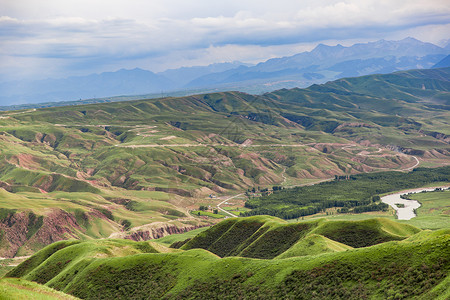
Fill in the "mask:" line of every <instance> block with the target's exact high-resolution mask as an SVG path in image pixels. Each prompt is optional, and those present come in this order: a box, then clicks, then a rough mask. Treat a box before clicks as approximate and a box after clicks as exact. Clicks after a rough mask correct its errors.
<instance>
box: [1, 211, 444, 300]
mask: <svg viewBox="0 0 450 300" xmlns="http://www.w3.org/2000/svg"><path fill="white" fill-rule="evenodd" d="M255 224H257V225H255ZM312 224H314V225H315V228H314V229H312V230H310V233H309V234H308V235H306V236H304V237H303V238H300V240H299V242H297V243H295V244H293V245H292V246H291V247H290V249H287V251H285V252H284V254H285V257H282V256H277V257H276V259H267V258H266V259H254V258H245V257H242V256H230V257H225V258H220V257H219V256H217V255H214V254H213V253H211V252H209V251H207V250H203V249H190V250H184V251H183V250H177V249H170V248H166V247H164V246H157V245H156V244H155V243H151V242H139V243H138V242H133V241H119V240H103V241H84V242H80V241H64V242H58V243H55V244H52V245H50V246H47V247H46V248H44V249H43V250H41V251H39V252H38V253H36V254H35V255H33V256H32V257H30V258H29V259H28V260H26V261H25V262H23V263H22V264H20V265H19V266H17V267H16V268H15V269H13V270H12V271H10V272H9V273H8V274H7V275H6V277H16V278H21V280H31V281H35V282H37V283H40V284H43V285H45V286H47V287H51V288H54V289H57V290H60V291H62V292H65V293H68V294H71V295H74V296H77V297H80V298H82V299H94V298H95V299H97V298H99V297H102V298H105V299H106V298H110V297H114V298H117V299H130V298H150V299H179V298H192V299H205V298H211V299H212V298H226V299H228V298H229V299H234V298H239V297H244V298H247V299H250V298H260V299H273V298H285V299H290V298H292V299H343V298H348V299H361V298H386V299H399V298H411V297H416V298H418V299H430V298H433V299H445V298H446V297H448V296H449V295H450V294H449V292H450V290H449V286H448V283H449V275H448V274H449V271H450V261H449V258H450V252H449V251H450V232H448V230H438V231H420V230H419V229H417V228H415V227H412V226H408V225H402V224H400V223H397V222H393V221H387V220H382V219H373V220H368V221H364V222H329V221H325V220H322V221H317V222H300V223H296V224H286V222H284V221H282V220H279V219H276V218H273V217H253V218H243V219H231V220H226V221H223V222H221V223H219V224H217V225H216V226H214V227H212V228H211V229H209V230H207V231H204V232H202V233H200V234H199V235H198V236H197V237H195V238H194V239H192V240H191V241H190V242H188V244H189V243H191V242H194V241H196V240H197V242H198V243H203V244H207V243H205V241H206V240H210V241H214V240H216V241H219V240H220V239H225V238H231V236H232V235H235V238H239V236H240V235H242V234H243V232H245V230H244V229H245V228H248V230H249V231H253V232H254V231H255V230H256V232H257V231H258V229H256V227H258V226H259V227H260V228H264V227H268V229H267V231H266V234H267V233H270V232H272V237H273V236H278V237H279V242H281V240H283V239H285V236H284V235H285V233H286V230H287V231H289V228H293V227H292V226H297V227H298V226H302V228H311V227H313V226H312ZM351 224H353V225H357V226H362V227H365V229H368V228H369V229H372V230H373V231H374V232H377V234H378V235H382V236H389V237H390V238H389V239H388V240H391V241H388V240H384V242H383V243H380V244H376V245H373V246H367V247H362V248H352V247H349V246H347V245H345V244H342V243H338V242H336V241H334V240H333V238H336V237H337V236H336V235H329V236H331V238H325V237H324V236H323V235H321V234H329V233H330V232H333V230H337V231H338V232H340V231H341V229H342V228H352V226H351ZM216 227H217V228H216ZM298 229H299V228H296V229H295V230H294V231H296V232H298V233H302V230H298ZM354 229H355V228H353V229H352V230H354ZM259 230H261V229H259ZM208 231H209V233H208ZM219 233H220V234H219ZM208 235H209V236H211V237H213V238H207V236H208ZM246 236H249V234H247V235H246ZM392 237H395V238H392ZM261 238H264V234H263V235H261V236H260V238H259V239H261ZM361 238H362V239H367V241H368V242H369V243H366V244H372V239H371V236H370V235H369V236H361ZM399 239H401V240H399ZM199 240H201V241H200V242H199ZM241 242H242V239H241ZM266 243H270V240H266ZM188 244H186V245H188ZM243 244H245V242H243ZM222 245H223V243H222ZM280 245H283V243H272V244H270V245H267V247H266V248H267V249H268V251H270V249H271V248H272V250H273V253H277V252H278V249H277V248H276V246H280ZM236 246H237V245H234V246H230V247H229V248H230V249H231V248H233V247H235V249H237V248H236ZM324 247H325V248H326V249H325V251H324ZM218 249H224V248H223V247H219V248H218ZM260 249H261V248H260ZM272 257H273V256H272ZM6 280H12V279H6Z"/></svg>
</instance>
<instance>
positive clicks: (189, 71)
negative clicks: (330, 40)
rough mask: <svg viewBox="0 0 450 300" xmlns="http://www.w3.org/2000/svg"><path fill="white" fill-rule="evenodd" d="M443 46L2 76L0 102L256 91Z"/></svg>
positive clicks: (367, 68)
mask: <svg viewBox="0 0 450 300" xmlns="http://www.w3.org/2000/svg"><path fill="white" fill-rule="evenodd" d="M449 52H450V50H449V49H447V48H441V47H438V46H436V45H433V44H431V43H423V42H421V41H418V40H416V39H413V38H406V39H403V40H401V41H385V40H380V41H377V42H370V43H360V44H355V45H353V46H350V47H344V46H342V45H336V46H327V45H323V44H320V45H318V46H317V47H316V48H315V49H313V50H312V51H310V52H302V53H299V54H296V55H293V56H288V57H282V58H273V59H269V60H267V61H265V62H261V63H258V64H257V65H255V66H252V65H248V64H244V63H241V62H232V63H219V64H211V65H209V66H195V67H183V68H178V69H171V70H166V71H164V72H159V73H153V72H151V71H146V70H142V69H139V68H136V69H133V70H125V69H121V70H119V71H116V72H105V73H101V74H91V75H88V76H78V77H69V78H65V79H45V80H39V81H28V82H27V81H15V82H7V83H6V82H4V83H0V90H1V91H2V93H1V95H0V102H3V104H4V105H17V104H25V103H42V102H53V101H69V100H70V101H74V100H77V99H90V98H98V97H111V96H119V95H137V94H150V93H167V92H170V91H177V90H186V89H219V90H239V91H242V92H249V93H262V92H268V91H272V90H275V89H280V88H293V87H306V86H309V85H312V84H314V83H323V82H326V81H330V80H335V79H338V78H342V77H348V76H362V75H368V74H375V73H390V72H394V71H399V70H407V69H417V68H431V67H433V66H434V65H435V64H436V63H438V62H439V61H441V60H442V59H443V58H444V57H445V55H447V54H449Z"/></svg>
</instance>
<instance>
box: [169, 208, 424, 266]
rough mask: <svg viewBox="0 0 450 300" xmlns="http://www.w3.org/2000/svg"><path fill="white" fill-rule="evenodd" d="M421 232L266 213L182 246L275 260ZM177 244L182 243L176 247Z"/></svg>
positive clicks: (388, 224)
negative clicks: (283, 217)
mask: <svg viewBox="0 0 450 300" xmlns="http://www.w3.org/2000/svg"><path fill="white" fill-rule="evenodd" d="M394 228H395V229H394ZM418 231H419V230H418V229H417V228H415V227H412V226H410V225H406V224H404V225H400V224H397V223H395V222H393V221H390V220H387V219H372V220H366V221H347V222H345V221H325V220H323V219H322V220H319V221H311V222H301V223H290V224H288V223H286V222H283V221H282V220H280V219H277V218H270V217H264V216H262V217H249V218H243V219H236V218H232V219H229V220H225V221H222V222H221V223H219V224H217V225H215V226H213V227H211V228H210V229H208V230H206V231H204V232H202V233H200V234H198V235H197V236H196V237H194V238H193V239H191V240H188V241H187V242H186V243H185V244H184V245H183V246H182V247H181V248H180V249H183V250H189V249H195V248H202V249H205V250H208V251H210V252H212V253H214V254H217V255H218V256H220V257H226V256H241V257H251V258H265V259H272V258H275V257H278V258H285V257H291V256H302V255H301V253H302V251H301V250H300V249H302V248H305V247H308V246H312V245H316V243H318V244H317V245H316V247H317V248H315V247H312V248H311V247H310V248H308V249H304V250H303V251H304V252H305V253H307V255H314V254H320V253H324V252H334V251H346V250H348V249H352V248H360V247H367V246H372V245H375V244H379V243H383V242H387V241H394V240H402V239H405V238H406V237H408V236H410V235H412V234H414V233H417V232H418ZM394 232H395V233H394ZM177 246H179V243H177V244H174V245H173V246H172V247H177ZM323 246H325V247H323ZM294 253H299V254H300V255H294Z"/></svg>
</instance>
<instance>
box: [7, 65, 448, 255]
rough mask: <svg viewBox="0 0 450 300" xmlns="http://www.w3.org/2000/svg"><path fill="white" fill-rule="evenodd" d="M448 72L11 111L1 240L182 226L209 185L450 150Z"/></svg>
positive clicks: (324, 173) (42, 241)
mask: <svg viewBox="0 0 450 300" xmlns="http://www.w3.org/2000/svg"><path fill="white" fill-rule="evenodd" d="M449 73H450V69H449V68H444V69H433V70H420V71H414V70H413V71H407V72H398V73H394V74H389V75H373V76H368V77H359V78H348V79H342V80H340V81H336V82H330V83H327V84H323V85H320V86H318V85H314V86H311V87H310V88H308V89H292V90H279V91H274V92H272V93H267V94H264V95H249V94H245V93H240V92H224V93H211V94H203V95H193V96H187V97H167V98H161V99H143V100H136V101H128V102H114V103H97V104H91V105H79V106H66V107H53V108H45V109H37V110H23V111H14V112H3V113H1V114H0V153H1V156H0V194H1V195H2V197H1V198H0V201H1V207H2V211H1V213H0V233H1V235H0V254H1V255H4V256H8V257H11V256H15V255H27V254H31V253H33V252H34V251H36V250H38V249H40V248H42V247H43V246H45V245H47V244H49V243H51V242H54V241H57V240H61V239H67V238H77V239H92V238H107V237H110V236H118V237H129V238H133V239H137V240H142V239H148V238H158V237H162V236H164V235H166V234H168V233H175V232H184V231H186V230H189V229H194V228H197V227H199V226H203V225H208V224H211V223H214V222H217V221H214V220H211V219H203V218H198V217H194V216H192V215H191V214H190V213H189V210H192V209H197V208H198V204H199V203H201V204H208V205H211V206H215V205H216V204H217V203H219V202H220V201H219V200H218V199H215V198H208V199H207V200H205V198H206V197H207V196H208V195H210V194H218V195H222V194H227V193H236V191H239V192H241V191H244V190H247V189H249V188H253V187H255V188H261V189H263V188H268V187H272V186H274V185H277V186H279V185H285V186H287V185H291V184H294V185H295V184H301V183H309V182H311V181H312V180H319V179H328V178H331V177H334V176H335V175H340V176H344V175H349V174H356V173H361V172H371V171H381V170H407V169H410V168H413V167H414V166H416V164H417V160H419V162H420V164H421V165H425V166H440V165H442V164H448V162H449V159H448V157H449V153H450V152H449V151H450V150H449V137H448V135H449V134H450V125H449V122H450V120H449V114H448V99H449V95H450V92H449V80H448V78H450V76H449V75H450V74H449ZM413 155H414V156H415V158H414V157H412V156H413ZM205 202H206V203H205ZM147 224H154V225H155V224H156V225H157V227H155V226H156V225H155V226H154V225H151V226H146V225H147Z"/></svg>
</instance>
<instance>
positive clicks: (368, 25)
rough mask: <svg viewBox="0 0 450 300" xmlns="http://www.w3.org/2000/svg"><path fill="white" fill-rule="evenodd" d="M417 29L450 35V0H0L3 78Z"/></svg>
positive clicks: (259, 51)
mask: <svg viewBox="0 0 450 300" xmlns="http://www.w3.org/2000/svg"><path fill="white" fill-rule="evenodd" d="M408 36H411V37H415V38H417V39H419V40H421V41H425V42H432V43H435V44H437V45H441V46H442V44H443V43H445V42H444V40H448V39H450V0H408V1H404V0H348V1H328V0H277V1H274V0H270V1H266V0H216V1H211V0H209V1H207V0H0V80H1V81H5V80H18V79H45V78H64V77H68V76H73V75H87V74H90V73H100V72H104V71H116V70H118V69H121V68H126V69H132V68H136V67H139V68H142V69H146V70H151V71H153V72H160V71H164V70H166V69H170V68H178V67H182V66H194V65H208V64H210V63H218V62H231V61H241V62H246V63H257V62H261V61H265V60H267V59H270V58H273V57H281V56H289V55H293V54H296V53H299V52H303V51H310V50H311V49H313V48H314V47H315V46H316V45H317V44H319V43H325V44H328V45H336V44H338V43H340V44H342V45H351V44H354V43H356V42H367V41H375V40H379V39H387V40H400V39H403V38H405V37H408Z"/></svg>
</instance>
